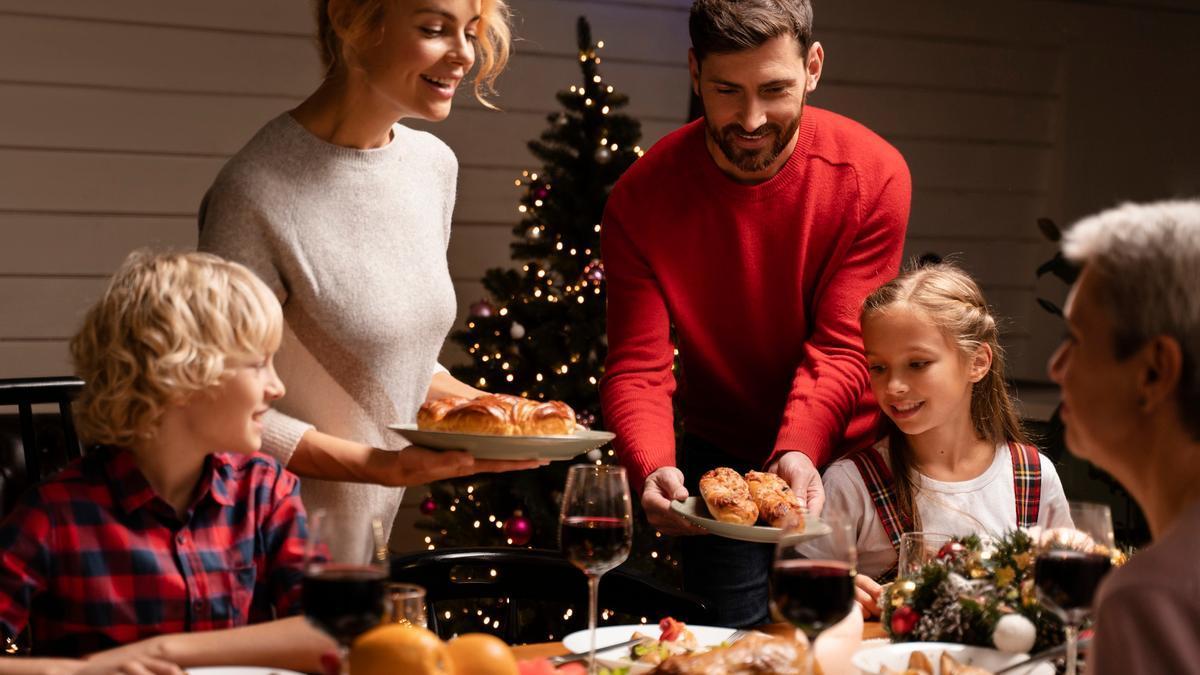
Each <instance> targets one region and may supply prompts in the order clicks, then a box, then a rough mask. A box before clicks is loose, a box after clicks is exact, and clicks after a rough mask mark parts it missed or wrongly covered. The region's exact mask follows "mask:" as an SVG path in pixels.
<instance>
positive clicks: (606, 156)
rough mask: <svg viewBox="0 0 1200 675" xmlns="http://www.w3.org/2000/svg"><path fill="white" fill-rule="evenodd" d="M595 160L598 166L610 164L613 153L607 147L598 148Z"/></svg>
mask: <svg viewBox="0 0 1200 675" xmlns="http://www.w3.org/2000/svg"><path fill="white" fill-rule="evenodd" d="M595 159H596V163H597V164H608V161H609V160H610V159H612V151H611V150H609V149H608V148H605V147H600V148H596V154H595Z"/></svg>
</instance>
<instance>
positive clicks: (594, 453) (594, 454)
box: [587, 448, 604, 462]
mask: <svg viewBox="0 0 1200 675" xmlns="http://www.w3.org/2000/svg"><path fill="white" fill-rule="evenodd" d="M603 456H604V454H603V453H601V452H600V448H595V449H594V450H588V453H587V458H588V461H589V462H599V461H600V458H601V457H603Z"/></svg>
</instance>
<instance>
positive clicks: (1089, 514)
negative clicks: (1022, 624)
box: [1033, 502, 1113, 675]
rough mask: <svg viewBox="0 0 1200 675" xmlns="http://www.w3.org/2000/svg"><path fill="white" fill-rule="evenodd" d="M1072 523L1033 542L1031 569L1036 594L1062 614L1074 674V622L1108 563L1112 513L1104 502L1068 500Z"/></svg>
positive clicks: (1088, 606)
mask: <svg viewBox="0 0 1200 675" xmlns="http://www.w3.org/2000/svg"><path fill="white" fill-rule="evenodd" d="M1069 506H1070V509H1071V521H1072V522H1073V523H1074V524H1075V526H1074V528H1055V529H1051V530H1046V531H1045V532H1043V533H1042V535H1041V537H1040V538H1039V540H1038V542H1037V551H1038V556H1037V561H1036V563H1035V564H1034V568H1033V575H1034V579H1035V581H1036V584H1037V592H1038V599H1039V600H1041V601H1042V604H1044V605H1046V607H1047V608H1049V609H1050V611H1052V612H1054V613H1055V614H1057V615H1058V617H1059V618H1060V619H1062V620H1063V626H1064V629H1065V632H1066V637H1067V675H1075V672H1076V668H1077V666H1076V660H1077V641H1078V639H1079V627H1080V626H1081V625H1082V624H1083V622H1084V620H1086V619H1087V618H1088V615H1089V614H1090V613H1091V609H1092V597H1093V596H1094V595H1095V594H1096V588H1097V587H1099V586H1100V581H1101V579H1103V578H1104V575H1105V574H1107V573H1108V570H1109V568H1110V567H1112V551H1113V527H1112V513H1111V512H1110V511H1109V508H1108V506H1106V505H1104V504H1089V503H1085V502H1070V505H1069Z"/></svg>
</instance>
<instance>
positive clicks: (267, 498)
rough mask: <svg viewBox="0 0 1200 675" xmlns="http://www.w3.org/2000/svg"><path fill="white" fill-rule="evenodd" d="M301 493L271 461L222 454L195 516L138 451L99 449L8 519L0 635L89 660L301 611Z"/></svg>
mask: <svg viewBox="0 0 1200 675" xmlns="http://www.w3.org/2000/svg"><path fill="white" fill-rule="evenodd" d="M306 537H307V531H306V523H305V515H304V507H303V505H302V504H301V503H300V494H299V484H298V482H297V479H296V477H295V476H293V475H292V474H290V473H288V472H287V471H285V470H284V469H283V468H282V467H281V466H280V465H279V464H278V463H277V462H276V461H275V460H272V459H269V458H267V457H265V456H262V455H251V456H241V455H226V454H214V455H209V457H208V459H207V460H206V462H205V468H204V470H203V472H202V473H201V478H200V484H199V487H198V488H197V491H196V497H195V500H194V501H193V503H192V505H191V506H190V507H189V508H188V510H187V512H186V513H185V514H184V515H183V517H182V518H180V517H179V516H177V515H176V514H175V511H174V509H172V508H171V507H170V506H169V505H168V504H167V503H166V502H165V501H163V500H162V499H161V498H159V497H158V496H157V495H156V494H155V493H154V491H153V490H152V489H151V487H150V485H149V483H148V482H147V481H146V478H145V476H143V475H142V473H141V471H139V470H138V468H137V465H136V464H134V461H133V455H132V453H130V452H129V451H128V450H122V449H117V448H104V447H101V448H96V449H94V450H93V451H92V452H90V453H88V455H87V456H86V457H84V458H83V459H82V460H78V461H76V462H75V463H73V464H72V465H70V466H69V467H67V468H66V469H65V470H63V471H62V472H60V473H59V474H57V475H55V476H53V477H52V478H50V479H48V480H47V481H46V482H44V483H42V484H41V485H38V486H37V487H36V488H34V489H32V490H30V492H29V493H28V494H26V495H25V496H24V498H23V499H22V500H21V503H20V505H19V506H18V507H17V508H16V509H15V510H14V511H13V512H12V513H11V514H10V515H9V516H8V517H7V518H5V519H4V522H3V523H0V631H6V632H7V633H8V634H9V635H10V636H15V635H17V634H18V633H20V632H21V630H23V629H24V628H25V627H26V625H30V626H31V627H32V633H33V649H34V653H35V654H36V655H39V656H41V655H62V656H77V655H83V654H89V653H92V652H95V651H99V650H102V649H107V648H110V647H113V646H116V645H121V644H127V643H130V642H134V641H137V640H141V639H144V638H148V637H152V636H155V635H161V634H166V633H178V632H182V631H201V630H215V629H220V628H232V627H235V626H243V625H246V624H249V623H256V622H259V621H265V620H269V619H271V618H274V617H277V616H288V615H292V614H298V613H300V612H301V605H300V581H301V578H302V575H303V571H302V565H303V558H304V541H305V538H306Z"/></svg>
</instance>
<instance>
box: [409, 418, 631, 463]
mask: <svg viewBox="0 0 1200 675" xmlns="http://www.w3.org/2000/svg"><path fill="white" fill-rule="evenodd" d="M388 428H389V429H391V430H392V431H395V432H396V433H398V434H400V435H401V436H403V437H404V438H405V439H407V440H408V441H409V442H410V443H412V444H413V445H419V446H421V447H424V448H429V449H431V450H465V451H467V452H469V453H471V455H472V456H474V457H478V458H479V459H508V460H520V459H549V460H559V459H571V458H572V457H575V456H577V455H582V454H583V453H585V452H588V451H589V450H595V449H596V448H598V447H600V446H602V445H604V444H605V443H607V442H609V441H611V440H612V439H614V438H616V436H615V435H614V434H613V433H611V432H608V431H592V430H591V429H580V430H578V431H576V432H575V433H573V434H570V435H563V436H498V435H495V434H466V433H460V432H457V431H428V430H424V431H423V430H421V429H418V428H417V425H415V424H389V425H388Z"/></svg>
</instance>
